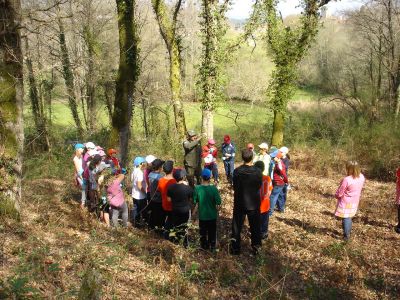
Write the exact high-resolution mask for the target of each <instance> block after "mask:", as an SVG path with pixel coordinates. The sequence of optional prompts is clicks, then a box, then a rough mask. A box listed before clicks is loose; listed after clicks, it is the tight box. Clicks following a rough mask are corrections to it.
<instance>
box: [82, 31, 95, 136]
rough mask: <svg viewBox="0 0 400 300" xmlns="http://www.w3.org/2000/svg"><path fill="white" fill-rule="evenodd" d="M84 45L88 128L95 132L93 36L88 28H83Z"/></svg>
mask: <svg viewBox="0 0 400 300" xmlns="http://www.w3.org/2000/svg"><path fill="white" fill-rule="evenodd" d="M84 33H85V43H86V47H87V53H88V70H87V74H86V103H87V120H88V127H89V130H90V131H91V132H93V131H95V130H96V125H97V124H96V120H97V116H96V107H97V105H96V104H97V103H96V97H95V82H96V80H95V79H96V74H95V61H94V60H95V49H94V45H93V44H94V36H93V33H92V32H91V30H90V29H89V27H88V26H86V27H85V28H84Z"/></svg>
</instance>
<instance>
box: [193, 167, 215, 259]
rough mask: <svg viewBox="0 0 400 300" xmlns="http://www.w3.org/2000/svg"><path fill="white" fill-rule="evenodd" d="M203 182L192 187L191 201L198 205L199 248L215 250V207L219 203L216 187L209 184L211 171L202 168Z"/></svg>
mask: <svg viewBox="0 0 400 300" xmlns="http://www.w3.org/2000/svg"><path fill="white" fill-rule="evenodd" d="M201 177H202V178H203V182H202V184H201V185H197V186H196V187H195V189H194V196H193V202H194V204H197V203H198V206H199V227H200V243H201V248H203V249H204V250H208V249H210V248H211V250H212V251H214V250H215V247H216V241H217V215H218V212H217V207H219V205H220V204H221V197H220V195H219V192H218V189H217V187H216V186H214V185H210V178H211V171H210V170H209V169H206V168H205V169H203V171H202V173H201Z"/></svg>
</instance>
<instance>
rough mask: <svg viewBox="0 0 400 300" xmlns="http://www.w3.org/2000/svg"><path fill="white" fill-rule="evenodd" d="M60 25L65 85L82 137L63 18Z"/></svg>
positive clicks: (70, 106)
mask: <svg viewBox="0 0 400 300" xmlns="http://www.w3.org/2000/svg"><path fill="white" fill-rule="evenodd" d="M58 27H59V30H60V31H59V36H58V38H59V43H60V50H61V62H62V67H63V72H62V75H63V77H64V81H65V85H66V87H67V94H68V104H69V108H70V110H71V114H72V117H73V119H74V121H75V125H76V128H77V130H78V134H79V136H80V137H82V136H83V128H82V123H81V120H80V118H79V114H78V105H77V103H76V95H75V84H74V76H73V74H72V67H71V62H70V60H69V53H68V48H67V44H66V41H65V31H64V25H63V23H62V21H61V19H58Z"/></svg>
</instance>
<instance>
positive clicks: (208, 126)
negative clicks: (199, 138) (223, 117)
mask: <svg viewBox="0 0 400 300" xmlns="http://www.w3.org/2000/svg"><path fill="white" fill-rule="evenodd" d="M201 123H202V133H203V134H205V135H206V137H207V138H209V139H213V138H214V111H213V110H212V109H209V110H207V109H203V112H202V122H201Z"/></svg>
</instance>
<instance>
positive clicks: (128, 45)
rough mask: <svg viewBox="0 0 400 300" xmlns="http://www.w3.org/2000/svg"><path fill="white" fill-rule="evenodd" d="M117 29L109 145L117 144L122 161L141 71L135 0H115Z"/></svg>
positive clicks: (125, 159)
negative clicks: (116, 71) (113, 99)
mask: <svg viewBox="0 0 400 300" xmlns="http://www.w3.org/2000/svg"><path fill="white" fill-rule="evenodd" d="M116 3H117V11H118V29H119V48H120V50H119V69H118V78H117V81H116V90H115V102H114V112H113V118H112V131H111V146H114V147H116V146H117V145H118V144H119V148H120V154H121V165H122V166H124V167H125V166H126V165H127V162H128V144H129V139H130V126H131V118H132V108H133V95H134V91H135V85H136V83H137V81H138V77H139V73H140V63H139V37H138V28H137V24H136V19H135V5H136V2H135V1H134V0H116Z"/></svg>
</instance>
